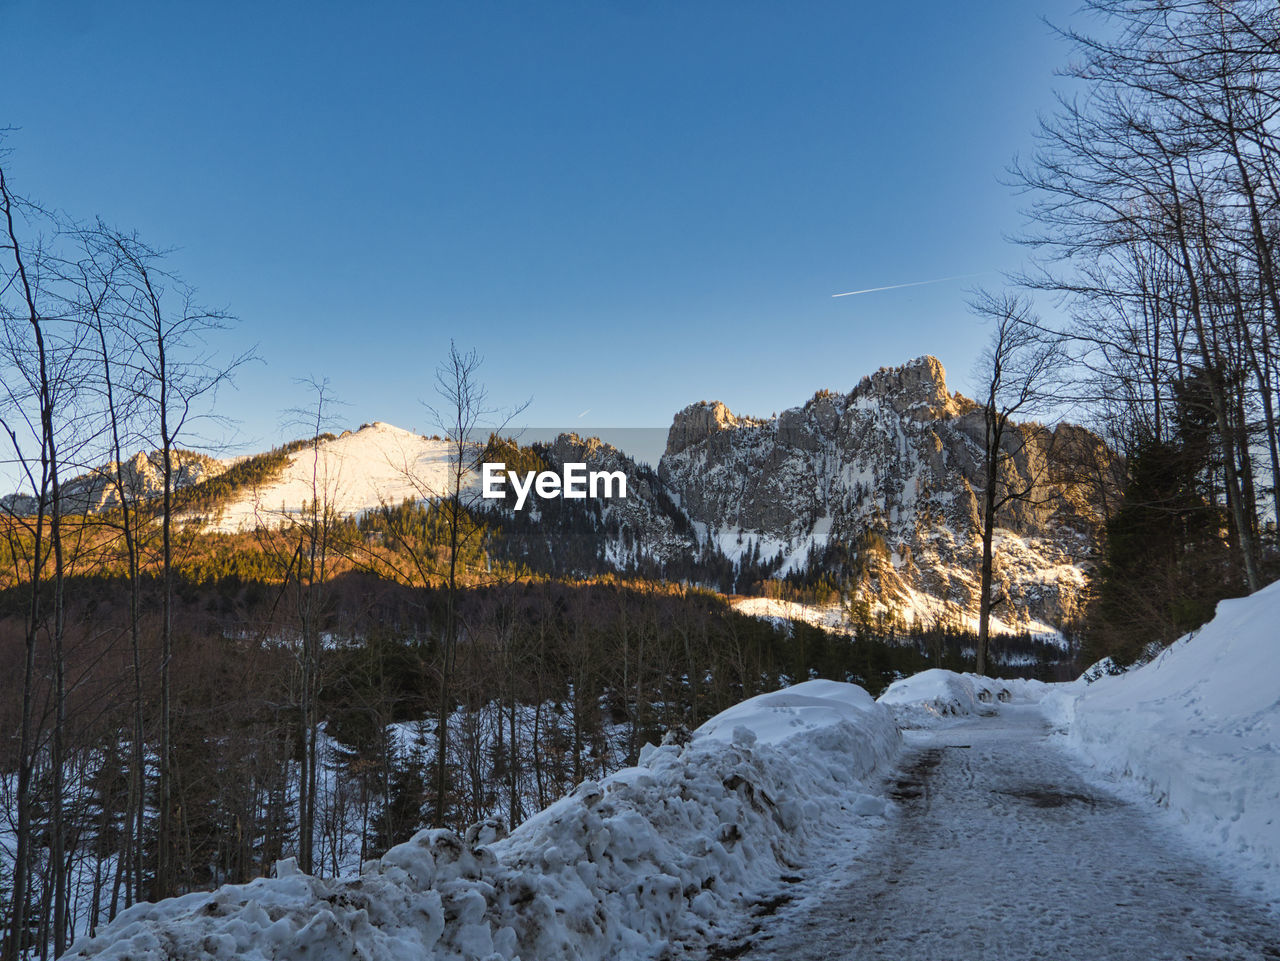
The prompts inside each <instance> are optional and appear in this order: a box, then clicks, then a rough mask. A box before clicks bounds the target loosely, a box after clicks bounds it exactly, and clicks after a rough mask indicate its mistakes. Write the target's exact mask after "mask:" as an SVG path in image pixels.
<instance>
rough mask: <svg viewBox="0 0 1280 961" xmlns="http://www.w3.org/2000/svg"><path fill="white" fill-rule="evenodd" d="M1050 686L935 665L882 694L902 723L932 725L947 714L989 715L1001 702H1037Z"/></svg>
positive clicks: (906, 724)
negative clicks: (963, 671)
mask: <svg viewBox="0 0 1280 961" xmlns="http://www.w3.org/2000/svg"><path fill="white" fill-rule="evenodd" d="M1049 689H1050V685H1048V684H1044V683H1043V682H1041V681H1030V680H1023V679H1011V680H999V679H996V678H990V677H982V676H980V675H977V674H957V673H956V672H955V671H945V670H943V669H942V668H937V667H935V668H933V669H931V670H928V671H921V672H920V673H919V674H913V675H912V676H911V677H906V678H903V679H902V680H900V681H894V682H893V683H892V684H890V685H889V687H888V688H886V689H885V692H884V693H883V694H881V695H880V703H881V704H883V705H885V706H886V707H888V708H889V709H890V710H891V711H892V712H893V715H894V717H895V718H896V719H897V721H898V723H899V724H901V725H902V726H903V727H929V726H931V725H933V724H936V723H937V722H938V721H940V720H942V719H943V718H948V717H960V716H963V715H970V714H977V715H981V716H988V717H989V716H991V715H993V714H995V713H996V712H997V707H996V705H997V704H999V703H1002V702H1008V701H1021V702H1038V701H1040V700H1041V699H1043V698H1044V696H1045V694H1046V693H1047V692H1048V691H1049Z"/></svg>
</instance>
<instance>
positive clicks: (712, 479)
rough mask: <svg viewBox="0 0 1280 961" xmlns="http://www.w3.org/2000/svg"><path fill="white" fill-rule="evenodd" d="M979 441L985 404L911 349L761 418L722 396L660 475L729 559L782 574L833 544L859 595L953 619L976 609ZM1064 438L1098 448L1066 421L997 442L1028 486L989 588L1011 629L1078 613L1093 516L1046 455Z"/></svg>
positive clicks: (679, 427) (695, 416) (695, 415)
mask: <svg viewBox="0 0 1280 961" xmlns="http://www.w3.org/2000/svg"><path fill="white" fill-rule="evenodd" d="M982 437H983V418H982V412H981V409H980V408H978V406H977V405H976V404H974V403H973V402H972V401H968V400H966V399H965V398H963V397H960V396H959V395H954V396H953V395H951V394H949V393H948V391H947V387H946V374H945V371H944V370H943V368H942V364H941V363H939V362H938V360H937V359H936V358H934V357H921V358H918V359H916V360H913V361H911V362H910V363H908V364H906V365H904V366H902V367H897V368H884V369H881V370H879V371H877V372H876V373H874V374H871V375H870V376H868V377H864V378H863V379H862V381H861V382H860V383H859V384H858V386H857V387H855V388H854V389H853V391H852V392H851V393H849V394H847V395H841V394H835V393H831V392H826V391H823V392H819V393H818V394H817V395H816V396H815V397H814V398H813V399H811V400H810V401H809V402H808V403H806V404H805V405H804V406H803V407H798V408H794V409H792V410H787V411H784V412H783V413H782V414H780V415H778V417H776V418H775V419H772V420H768V421H760V420H751V419H747V418H740V417H736V416H735V415H733V414H732V412H730V411H728V410H727V409H726V408H725V407H724V405H723V404H706V403H703V404H698V405H694V406H693V407H689V408H686V409H685V410H684V411H681V413H680V414H678V415H677V416H676V420H675V423H673V425H672V428H671V433H670V435H669V439H668V443H667V453H666V454H665V455H664V456H663V458H662V461H661V463H660V466H659V475H660V477H661V478H662V481H663V482H664V483H665V484H666V485H667V486H668V487H669V488H670V490H671V491H672V492H673V493H674V494H676V495H677V496H678V498H679V501H680V504H681V506H682V507H683V508H684V510H685V511H686V512H687V514H688V516H689V518H690V519H691V520H692V521H694V522H696V523H698V524H701V525H705V526H706V530H707V531H708V532H710V535H711V536H712V537H718V538H719V540H720V543H721V544H722V546H724V548H725V550H726V552H728V553H730V554H732V553H733V550H734V547H735V545H738V544H743V543H750V542H751V541H755V542H756V545H757V547H758V548H759V549H760V553H761V554H763V555H764V556H772V555H773V554H775V553H776V552H778V551H781V552H782V553H783V554H784V555H785V556H786V557H787V568H788V569H794V568H797V567H802V566H804V564H806V563H808V562H809V559H810V558H811V557H813V556H817V555H819V554H822V553H823V552H824V551H826V549H827V548H828V547H829V546H831V545H843V546H844V547H845V548H847V554H848V555H854V556H855V561H854V564H853V566H854V568H855V571H856V572H857V573H858V574H859V575H860V576H861V578H862V581H863V586H862V589H861V590H860V594H861V595H862V596H863V599H866V600H868V601H871V602H875V603H880V604H882V605H883V606H884V607H885V608H886V609H889V610H891V611H892V610H894V609H895V608H896V609H900V610H901V609H904V608H905V609H908V611H907V613H909V614H910V615H911V616H912V617H914V616H915V615H917V614H918V613H919V612H920V609H921V608H922V606H923V607H928V608H932V609H933V613H934V614H935V615H936V616H937V617H938V618H943V617H944V615H945V617H947V618H950V619H952V620H955V621H957V622H959V623H964V622H965V620H966V619H967V618H970V617H972V616H973V615H975V614H976V611H977V586H978V569H979V562H980V558H981V553H980V534H981V526H980V518H981V500H980V497H981V491H982V489H983V485H984V483H985V478H984V477H983V472H982ZM1068 445H1076V446H1085V447H1088V446H1093V447H1094V448H1097V449H1102V447H1101V441H1099V440H1098V439H1097V438H1096V437H1094V436H1093V435H1092V434H1089V432H1087V431H1084V430H1083V429H1081V428H1078V427H1071V426H1062V427H1059V428H1057V429H1056V430H1055V431H1052V432H1051V431H1048V430H1046V429H1044V428H1041V427H1039V426H1038V425H1034V424H1020V425H1016V426H1015V427H1014V429H1013V431H1012V432H1011V435H1010V436H1009V438H1008V441H1007V449H1008V450H1009V451H1010V452H1011V453H1014V457H1013V459H1012V462H1011V464H1010V465H1009V470H1010V476H1009V477H1007V478H1006V479H1007V480H1008V482H1009V483H1011V484H1017V485H1019V486H1028V485H1029V486H1031V488H1032V497H1031V498H1030V499H1028V500H1026V501H1015V502H1012V503H1010V504H1009V505H1008V506H1007V507H1006V508H1005V509H1004V510H1002V511H1001V512H1000V513H999V515H998V517H997V527H998V528H1000V529H1001V534H1000V537H999V542H1000V543H999V547H998V550H997V564H996V567H997V579H998V581H999V583H998V591H999V592H1001V593H1002V594H1003V595H1004V596H1005V597H1006V599H1007V601H1008V605H1009V607H1008V609H1007V610H1006V611H1002V616H1003V617H1004V619H1005V620H1006V621H1012V623H1011V624H1010V626H1017V625H1018V623H1019V622H1021V623H1026V622H1027V621H1029V620H1031V619H1033V618H1034V619H1038V620H1040V621H1044V622H1047V623H1048V624H1050V625H1054V626H1058V625H1062V624H1064V623H1066V622H1069V621H1071V620H1072V619H1073V618H1075V617H1076V616H1078V614H1079V613H1080V610H1079V608H1080V603H1081V590H1082V587H1083V575H1082V567H1083V565H1084V564H1085V563H1086V562H1087V559H1088V556H1089V554H1090V551H1091V549H1092V547H1093V544H1094V539H1095V536H1096V533H1097V530H1098V525H1099V524H1100V522H1101V512H1100V511H1099V510H1098V508H1097V505H1096V504H1094V503H1093V502H1092V497H1091V495H1090V493H1089V491H1087V490H1086V489H1085V488H1084V487H1083V486H1082V485H1080V484H1072V483H1061V482H1055V480H1054V477H1055V470H1054V468H1053V465H1052V464H1051V463H1050V459H1049V453H1050V450H1051V449H1053V448H1055V447H1057V448H1059V449H1061V447H1064V446H1068ZM1056 473H1057V474H1060V473H1061V472H1056ZM870 543H875V544H882V545H884V548H885V549H884V550H880V551H874V550H868V549H867V545H868V544H870ZM920 595H926V596H924V597H921V596H920ZM935 602H936V603H935ZM1009 611H1011V612H1012V615H1010V614H1009V613H1008V612H1009Z"/></svg>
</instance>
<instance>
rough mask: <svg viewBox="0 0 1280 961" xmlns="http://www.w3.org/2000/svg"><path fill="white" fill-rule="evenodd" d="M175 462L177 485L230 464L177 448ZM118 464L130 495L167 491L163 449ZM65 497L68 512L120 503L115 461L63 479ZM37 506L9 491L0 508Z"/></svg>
mask: <svg viewBox="0 0 1280 961" xmlns="http://www.w3.org/2000/svg"><path fill="white" fill-rule="evenodd" d="M172 464H173V486H174V489H177V488H180V487H190V486H191V485H193V484H198V483H200V482H201V481H203V480H207V479H209V478H211V477H217V476H218V475H219V474H221V473H222V472H223V471H225V470H226V469H227V466H228V465H227V464H225V463H223V462H222V461H219V460H217V459H216V458H213V457H209V456H208V455H206V454H200V453H197V452H196V451H189V450H174V451H173V453H172ZM119 468H120V471H119V473H120V482H121V483H122V484H123V486H124V488H125V492H126V494H127V495H128V496H129V497H131V498H135V499H139V500H146V499H149V498H152V497H156V496H158V495H160V494H162V493H163V492H164V461H163V455H162V454H161V453H160V451H152V452H151V453H150V454H147V453H144V452H143V451H139V452H138V453H137V454H135V455H134V456H133V457H132V458H130V459H129V460H127V461H124V462H123V463H121V464H120V465H119ZM62 497H63V507H62V510H63V512H64V513H67V514H96V513H99V512H100V511H105V510H110V509H112V508H113V507H116V506H118V505H119V502H120V497H119V492H118V490H117V489H116V463H115V462H114V461H112V462H109V463H107V464H103V465H102V466H101V467H98V468H95V469H94V470H91V471H88V472H86V473H84V474H79V475H77V476H75V477H72V478H71V479H70V480H65V481H63V484H62ZM38 507H39V503H38V502H37V500H36V498H35V497H33V496H31V495H29V494H10V495H8V496H6V497H4V498H0V508H2V509H4V510H7V511H11V512H12V513H15V514H19V515H23V514H25V515H31V514H35V513H36V511H37V509H38Z"/></svg>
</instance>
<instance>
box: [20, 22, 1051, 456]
mask: <svg viewBox="0 0 1280 961" xmlns="http://www.w3.org/2000/svg"><path fill="white" fill-rule="evenodd" d="M1073 9H1074V6H1073V4H1070V3H1066V2H1060V0H989V2H983V3H978V4H959V3H955V2H954V0H951V2H935V0H919V2H916V3H914V4H909V5H898V6H895V5H892V4H884V3H853V2H848V0H846V2H803V0H800V2H788V3H781V2H773V3H763V2H753V0H737V2H723V3H722V2H696V0H687V2H678V3H677V2H661V0H656V2H638V0H633V2H620V0H596V2H553V0H546V2H540V3H527V2H524V3H517V2H509V3H497V2H487V0H477V2H470V3H461V2H433V3H421V4H409V3H404V4H392V3H376V2H375V3H365V4H359V5H354V4H353V5H339V4H331V3H324V2H310V3H257V4H249V3H239V2H222V3H218V4H187V3H159V2H156V3H146V4H144V3H135V2H128V0H122V2H118V3H114V4H110V5H105V4H96V3H90V2H83V0H82V2H63V3H58V4H49V3H41V2H35V0H0V26H2V27H3V29H4V32H5V34H6V35H7V36H8V37H9V42H8V43H6V45H5V55H4V58H3V60H0V126H3V125H8V126H11V127H15V128H18V129H16V130H15V131H13V132H12V133H11V134H10V135H9V136H8V138H7V142H8V145H9V147H10V148H11V150H12V154H11V156H10V158H9V160H8V169H9V171H10V177H11V179H12V180H13V181H14V183H15V185H16V186H17V187H18V188H19V189H20V190H21V191H22V192H23V193H25V194H28V195H30V196H33V197H35V198H37V199H39V200H41V201H43V202H45V203H47V204H51V205H54V206H57V207H60V208H62V209H64V210H66V211H68V212H70V213H72V214H74V215H77V216H81V217H91V216H94V215H101V216H103V217H104V218H105V219H107V220H108V221H110V222H112V223H114V224H116V225H118V226H127V227H130V228H135V229H137V230H138V231H139V232H140V233H141V235H142V236H143V237H144V238H145V239H147V240H148V241H150V242H151V243H152V244H154V245H157V246H175V247H177V248H179V250H178V251H177V253H176V254H175V255H174V264H175V266H176V267H177V268H178V269H179V270H180V272H181V273H182V274H183V276H184V277H185V278H186V279H187V280H188V281H189V282H190V283H192V284H194V285H195V286H197V287H198V288H199V289H200V291H201V294H202V296H203V298H204V300H205V301H206V302H208V303H211V304H216V305H220V306H226V307H227V308H229V309H230V310H231V311H232V312H233V313H234V314H236V315H237V316H238V317H239V318H240V323H239V325H238V327H237V328H236V330H235V331H234V333H232V334H231V335H230V336H229V337H228V338H227V346H228V349H229V350H231V349H234V348H243V347H245V346H248V345H249V344H257V345H258V353H259V355H260V356H261V358H262V361H263V362H262V363H260V364H257V365H255V366H254V367H252V368H249V369H246V370H245V371H244V372H242V373H241V375H240V377H239V378H238V384H239V389H238V390H237V391H235V392H234V393H232V394H228V395H226V396H225V397H224V398H223V410H224V412H225V413H227V414H228V415H230V416H232V417H234V418H236V419H237V420H238V421H239V422H240V428H239V430H240V434H239V436H238V437H237V438H236V442H237V443H239V444H241V445H242V446H244V447H246V448H250V449H256V448H261V447H263V446H266V445H268V444H271V443H275V442H277V441H279V440H281V439H283V438H284V437H285V436H286V435H288V434H291V433H296V431H293V430H289V429H282V427H281V421H282V415H281V412H282V411H283V410H284V409H286V408H289V407H292V406H296V405H298V404H299V403H302V402H304V401H305V399H306V397H305V393H304V392H303V391H302V390H301V388H299V387H298V386H297V385H296V384H295V383H294V380H295V378H301V377H328V378H329V379H330V381H331V384H332V388H333V390H334V392H335V393H336V394H337V396H338V397H340V398H341V399H343V400H344V401H346V402H347V404H348V406H347V407H346V408H345V411H344V418H345V419H347V420H349V421H350V422H351V423H352V424H353V425H354V424H359V423H360V422H362V421H370V420H374V419H378V420H386V421H390V422H392V423H396V424H399V425H400V426H404V427H410V428H417V429H419V430H424V431H428V432H430V428H431V426H432V425H431V423H430V419H429V417H428V415H427V414H426V413H425V412H424V410H423V407H422V404H421V401H422V400H424V399H431V382H432V375H433V370H434V368H435V366H436V364H437V363H438V361H439V360H440V358H441V356H442V355H443V353H444V352H445V351H447V349H448V343H449V339H450V338H451V337H452V338H454V339H456V341H457V342H458V344H459V345H460V346H462V347H465V348H470V347H475V348H477V349H478V350H479V351H480V352H481V353H482V354H483V355H484V357H485V364H484V367H483V368H482V371H481V374H482V378H483V379H484V380H485V381H486V382H487V384H488V385H489V388H490V392H491V394H492V396H493V397H494V398H495V400H497V401H498V402H500V403H513V402H516V401H519V400H523V399H525V398H527V397H530V396H532V398H533V404H532V405H531V407H530V408H529V410H528V411H527V412H526V414H525V415H524V420H525V421H526V422H527V423H529V424H532V425H552V424H554V425H571V424H581V425H584V426H591V425H602V426H603V425H610V426H663V425H666V424H668V423H669V422H670V417H671V414H672V413H673V412H674V411H675V410H677V409H679V408H680V407H682V406H684V405H685V404H687V403H690V402H692V401H696V400H700V399H713V398H714V399H720V400H723V401H724V402H725V403H727V404H728V405H729V406H730V407H732V408H733V409H735V410H737V411H740V412H743V413H749V414H756V415H767V414H769V413H772V412H774V411H777V410H781V409H783V408H785V407H788V406H792V405H794V404H797V403H801V402H803V401H804V400H805V399H807V398H808V397H809V396H810V395H811V394H812V393H813V392H814V391H815V390H816V389H818V388H820V387H830V388H835V389H845V390H847V389H848V388H850V387H852V386H853V385H854V384H855V383H856V382H857V381H858V379H859V378H860V377H861V376H862V375H863V374H865V373H868V372H870V371H872V370H874V369H875V368H877V367H879V366H881V365H886V364H896V363H900V362H902V361H904V360H907V359H909V358H911V357H914V356H917V355H919V354H922V353H933V354H936V355H937V356H938V357H940V358H941V359H942V361H943V363H944V364H945V365H946V366H947V368H948V371H949V375H950V381H951V386H952V387H953V389H954V388H959V389H961V390H963V389H965V387H966V384H967V382H968V380H969V372H970V369H971V366H972V363H973V360H974V357H975V356H976V354H977V352H978V351H979V349H980V348H981V345H982V342H983V339H984V330H983V328H982V327H981V326H980V325H979V324H978V323H977V322H976V321H975V320H973V319H971V318H970V317H969V316H968V315H967V313H966V311H965V309H964V299H965V294H964V291H965V288H966V285H968V284H972V283H978V282H986V283H989V284H995V285H998V284H1000V283H1001V278H1000V271H1001V270H1008V269H1012V268H1016V267H1018V266H1019V265H1020V264H1021V263H1022V262H1023V260H1024V257H1025V252H1024V251H1023V250H1021V249H1020V248H1018V247H1017V246H1016V245H1013V244H1010V243H1008V242H1007V241H1006V240H1005V239H1004V238H1005V235H1007V234H1010V233H1014V232H1016V231H1017V230H1018V229H1019V226H1020V224H1021V218H1020V216H1019V214H1018V199H1017V197H1016V196H1014V194H1013V192H1012V191H1011V190H1010V189H1009V188H1007V187H1005V186H1003V185H1001V184H1000V182H999V178H1000V177H1001V173H1002V170H1003V168H1004V167H1005V166H1006V165H1007V164H1008V162H1009V161H1010V159H1011V158H1012V157H1013V156H1014V155H1015V154H1016V153H1018V152H1023V153H1025V152H1026V151H1027V150H1028V149H1029V148H1030V146H1031V134H1032V130H1033V128H1034V125H1035V118H1036V112H1037V111H1038V110H1046V109H1049V108H1050V107H1051V105H1052V91H1053V89H1054V87H1055V84H1056V82H1057V81H1056V80H1055V77H1054V70H1055V69H1056V68H1057V67H1058V66H1060V65H1061V64H1062V62H1063V61H1064V59H1065V57H1066V55H1067V54H1066V50H1065V49H1064V47H1063V45H1062V44H1061V42H1060V41H1059V40H1057V38H1055V37H1054V36H1053V34H1052V33H1051V31H1050V30H1049V29H1048V28H1047V27H1046V26H1045V25H1044V24H1043V23H1042V22H1041V18H1043V17H1048V18H1050V19H1051V20H1053V21H1055V22H1058V23H1063V22H1067V21H1068V20H1069V18H1070V16H1071V13H1072V11H1073ZM977 273H981V274H982V276H979V277H974V278H971V279H969V280H967V281H954V282H948V283H942V284H936V285H932V286H923V287H912V288H906V289H901V290H896V291H884V292H880V293H874V294H866V295H862V296H858V297H845V298H836V299H833V298H832V296H831V295H832V294H835V293H839V292H842V291H847V290H855V289H861V288H867V287H878V286H884V285H890V284H898V283H908V282H913V281H919V280H927V279H931V278H936V277H946V276H951V275H956V274H977ZM583 411H589V413H588V414H586V415H584V416H583V417H581V418H579V414H580V413H581V412H583Z"/></svg>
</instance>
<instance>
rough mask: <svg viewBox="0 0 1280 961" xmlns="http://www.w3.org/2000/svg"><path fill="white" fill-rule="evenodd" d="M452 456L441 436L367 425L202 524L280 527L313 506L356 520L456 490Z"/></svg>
mask: <svg viewBox="0 0 1280 961" xmlns="http://www.w3.org/2000/svg"><path fill="white" fill-rule="evenodd" d="M449 451H450V445H449V443H448V442H447V441H443V440H440V439H439V438H431V437H424V436H422V435H421V434H415V433H413V432H412V431H408V430H402V429H401V428H399V427H394V426H392V425H391V424H384V423H382V422H381V421H376V422H374V423H372V424H365V425H363V426H362V427H361V428H360V429H359V430H356V431H350V430H348V431H343V432H342V434H341V435H340V436H338V437H332V438H326V439H322V440H320V442H319V443H318V444H315V445H314V446H313V445H311V444H306V445H304V446H302V447H301V448H300V449H299V450H296V451H294V452H293V453H291V454H289V459H288V463H287V464H285V465H284V468H283V469H282V470H280V471H279V472H278V473H275V474H274V475H273V476H272V477H271V478H270V479H269V480H267V481H266V482H264V483H260V484H248V485H245V486H243V487H241V488H239V489H238V490H237V491H235V492H234V494H233V496H232V497H231V498H230V499H228V500H227V501H226V502H225V503H223V504H221V505H219V507H218V508H217V509H216V510H215V511H214V512H212V513H211V514H210V515H208V516H207V517H204V518H203V522H204V524H205V526H206V527H207V528H208V529H211V530H217V531H222V532H226V533H234V532H235V531H239V530H252V529H253V528H254V527H255V526H257V525H260V524H261V525H264V526H271V525H273V524H279V523H281V521H282V520H284V519H285V518H287V517H289V516H290V515H293V514H296V513H298V512H299V511H301V510H302V509H303V507H304V505H306V504H310V503H312V502H318V503H320V504H322V505H327V506H328V507H329V509H331V510H333V511H334V512H336V513H337V514H340V515H344V516H349V515H354V514H361V513H363V512H365V511H367V510H371V509H373V508H375V507H379V506H381V505H382V504H399V503H401V502H402V501H405V500H422V499H426V498H431V497H438V496H440V495H441V494H442V493H444V492H446V491H447V490H448V489H449ZM473 482H474V479H473Z"/></svg>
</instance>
